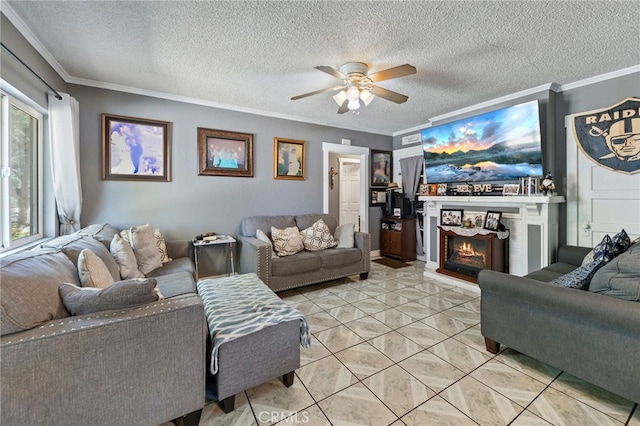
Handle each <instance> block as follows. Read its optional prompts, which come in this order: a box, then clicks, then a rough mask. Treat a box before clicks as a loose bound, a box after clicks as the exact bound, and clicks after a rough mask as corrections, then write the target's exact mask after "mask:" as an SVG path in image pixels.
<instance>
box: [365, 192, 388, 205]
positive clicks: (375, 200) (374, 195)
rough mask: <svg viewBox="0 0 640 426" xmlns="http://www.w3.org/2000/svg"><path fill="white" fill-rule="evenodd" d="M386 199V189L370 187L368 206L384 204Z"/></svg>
mask: <svg viewBox="0 0 640 426" xmlns="http://www.w3.org/2000/svg"><path fill="white" fill-rule="evenodd" d="M386 201H387V190H386V189H376V188H371V198H370V199H369V206H370V207H375V206H384V205H385V204H386Z"/></svg>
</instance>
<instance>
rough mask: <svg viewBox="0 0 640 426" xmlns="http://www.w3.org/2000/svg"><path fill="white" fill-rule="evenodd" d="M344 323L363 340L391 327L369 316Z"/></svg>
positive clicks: (387, 330) (378, 334)
mask: <svg viewBox="0 0 640 426" xmlns="http://www.w3.org/2000/svg"><path fill="white" fill-rule="evenodd" d="M345 325H346V326H347V327H349V329H350V330H351V331H353V332H354V333H356V334H357V335H358V336H360V337H362V338H363V339H365V340H369V339H373V338H374V337H378V336H380V335H381V334H384V333H388V332H390V331H391V328H389V327H387V326H386V325H384V324H383V323H381V322H380V321H378V320H377V319H375V318H373V317H370V316H366V317H362V318H360V319H357V320H355V321H351V322H348V323H346V324H345Z"/></svg>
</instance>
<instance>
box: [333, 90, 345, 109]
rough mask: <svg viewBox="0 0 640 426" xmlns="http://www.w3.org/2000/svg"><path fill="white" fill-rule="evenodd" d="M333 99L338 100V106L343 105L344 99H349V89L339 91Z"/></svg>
mask: <svg viewBox="0 0 640 426" xmlns="http://www.w3.org/2000/svg"><path fill="white" fill-rule="evenodd" d="M333 100H334V101H336V103H337V104H338V106H342V104H343V103H344V101H346V100H347V91H346V90H341V91H339V92H338V93H336V94H335V95H333Z"/></svg>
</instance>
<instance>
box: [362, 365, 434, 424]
mask: <svg viewBox="0 0 640 426" xmlns="http://www.w3.org/2000/svg"><path fill="white" fill-rule="evenodd" d="M362 383H363V384H364V385H365V386H366V387H368V388H369V390H371V392H373V393H374V394H375V395H376V396H377V397H378V398H380V400H381V401H382V402H384V403H385V405H386V406H387V407H389V408H390V409H391V411H393V412H394V413H395V414H396V415H397V416H399V417H400V416H403V415H405V414H406V413H408V412H409V411H410V410H413V409H414V408H415V407H417V406H418V405H420V404H422V403H423V402H425V401H426V400H427V399H429V398H431V397H432V396H434V395H435V392H433V391H432V390H431V389H429V388H428V387H427V386H426V385H425V384H424V383H422V382H421V381H419V380H418V379H416V378H415V377H413V376H412V375H411V374H409V373H407V372H406V371H405V370H403V369H402V368H400V367H398V366H397V365H394V366H392V367H389V368H387V369H385V370H382V371H380V372H379V373H376V374H374V375H373V376H371V377H369V378H367V379H365V380H363V381H362Z"/></svg>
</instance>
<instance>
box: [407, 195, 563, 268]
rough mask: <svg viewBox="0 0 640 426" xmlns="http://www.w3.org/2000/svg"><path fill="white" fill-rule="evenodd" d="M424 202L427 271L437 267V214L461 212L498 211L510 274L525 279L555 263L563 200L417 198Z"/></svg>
mask: <svg viewBox="0 0 640 426" xmlns="http://www.w3.org/2000/svg"><path fill="white" fill-rule="evenodd" d="M419 200H420V201H424V202H425V203H424V213H423V214H424V222H423V223H424V248H425V253H426V265H425V268H426V269H427V271H428V272H429V273H430V274H432V273H433V271H435V269H437V268H438V267H439V264H440V253H439V252H438V251H439V247H440V244H439V233H438V232H439V231H438V228H437V226H438V225H440V211H441V210H442V209H443V208H444V209H448V208H452V209H463V210H464V211H465V213H468V212H474V213H485V212H486V211H487V210H492V211H501V212H502V219H501V222H502V223H503V224H504V225H505V227H506V228H507V229H508V230H509V273H510V274H512V275H519V276H522V275H526V274H528V273H530V272H533V271H536V270H538V269H541V268H543V267H545V266H548V265H549V264H550V263H552V262H553V261H554V256H555V253H556V251H557V248H558V247H557V246H558V210H559V209H558V207H559V204H561V203H564V201H565V198H564V196H543V195H532V196H420V197H419Z"/></svg>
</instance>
